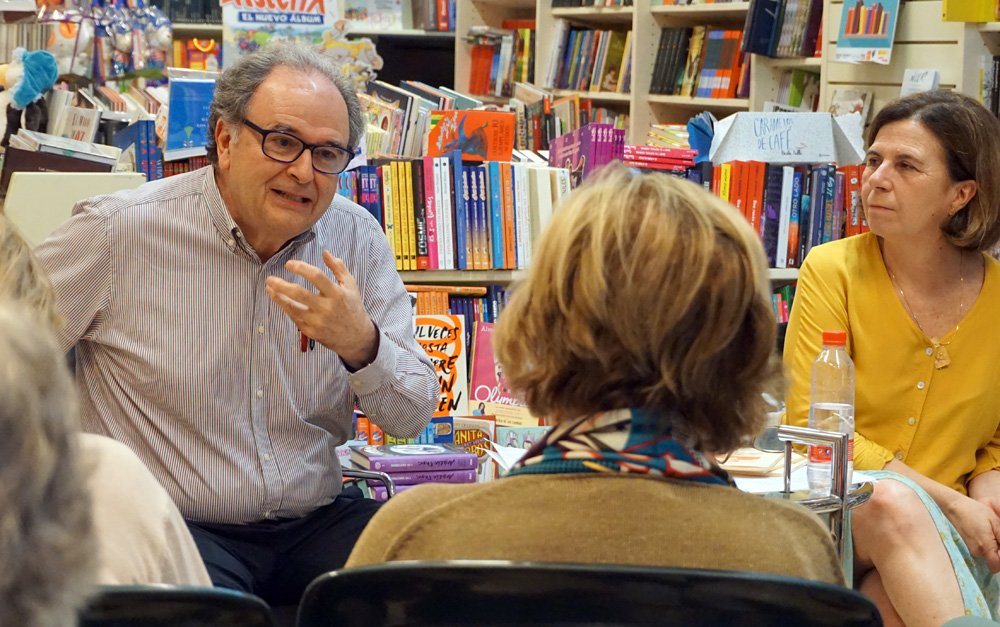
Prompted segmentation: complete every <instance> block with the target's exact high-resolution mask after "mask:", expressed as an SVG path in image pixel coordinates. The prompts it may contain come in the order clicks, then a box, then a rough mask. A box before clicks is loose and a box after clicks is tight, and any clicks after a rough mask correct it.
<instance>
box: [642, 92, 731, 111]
mask: <svg viewBox="0 0 1000 627" xmlns="http://www.w3.org/2000/svg"><path fill="white" fill-rule="evenodd" d="M647 100H648V101H649V103H650V104H657V105H669V106H672V107H685V108H688V109H729V110H742V109H749V108H750V99H749V98H690V97H688V96H662V95H657V94H650V95H649V96H648V97H647Z"/></svg>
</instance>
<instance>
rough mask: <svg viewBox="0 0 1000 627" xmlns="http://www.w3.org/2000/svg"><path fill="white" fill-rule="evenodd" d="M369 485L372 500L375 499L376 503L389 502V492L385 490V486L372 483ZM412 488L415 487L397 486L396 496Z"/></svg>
mask: <svg viewBox="0 0 1000 627" xmlns="http://www.w3.org/2000/svg"><path fill="white" fill-rule="evenodd" d="M369 485H370V486H371V491H372V498H373V499H375V500H376V501H388V500H389V491H388V490H386V489H385V486H384V485H382V484H380V483H379V484H376V483H370V484H369ZM412 487H413V486H411V485H398V486H396V494H399V493H400V492H405V491H406V490H408V489H410V488H412Z"/></svg>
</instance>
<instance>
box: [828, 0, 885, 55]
mask: <svg viewBox="0 0 1000 627" xmlns="http://www.w3.org/2000/svg"><path fill="white" fill-rule="evenodd" d="M898 17H899V0H844V9H843V13H842V14H841V17H840V30H839V34H838V37H837V50H836V52H835V53H834V56H833V58H834V61H845V62H848V63H878V64H880V65H888V64H889V61H890V58H891V57H892V40H893V39H894V38H895V36H896V19H897V18H898Z"/></svg>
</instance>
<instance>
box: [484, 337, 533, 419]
mask: <svg viewBox="0 0 1000 627" xmlns="http://www.w3.org/2000/svg"><path fill="white" fill-rule="evenodd" d="M473 337H474V338H475V339H474V341H473V346H474V347H475V350H474V352H473V354H472V379H471V382H470V384H469V394H470V397H471V400H470V401H469V405H470V409H472V411H473V413H474V414H489V413H491V412H488V411H486V403H494V404H497V405H506V406H509V407H511V408H512V409H513V408H516V409H517V410H519V411H517V413H519V414H521V413H523V414H525V415H528V416H530V415H531V414H530V413H529V412H528V408H527V406H525V404H524V402H523V401H521V400H519V399H518V398H516V397H515V396H514V394H513V393H512V392H511V391H510V388H509V387H508V386H507V379H506V378H504V376H503V368H501V367H500V363H499V362H498V361H497V360H496V357H495V356H494V354H493V323H492V322H476V328H475V335H474V336H473ZM534 424H538V423H537V421H536V422H535V423H534Z"/></svg>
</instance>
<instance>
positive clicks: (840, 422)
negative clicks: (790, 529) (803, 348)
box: [807, 331, 854, 492]
mask: <svg viewBox="0 0 1000 627" xmlns="http://www.w3.org/2000/svg"><path fill="white" fill-rule="evenodd" d="M846 346H847V333H845V332H844V331H824V332H823V350H821V351H820V353H819V356H818V357H816V361H815V362H813V367H812V385H811V387H810V391H809V427H810V428H812V429H822V430H823V431H838V432H840V433H846V434H848V437H849V439H848V443H847V477H846V479H847V483H848V485H850V483H851V472H852V471H853V470H854V362H853V361H851V357H850V355H848V354H847V348H846ZM831 457H832V449H831V447H829V446H810V447H809V461H808V465H807V477H808V480H809V489H810V490H821V491H824V492H829V491H830V458H831Z"/></svg>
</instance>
